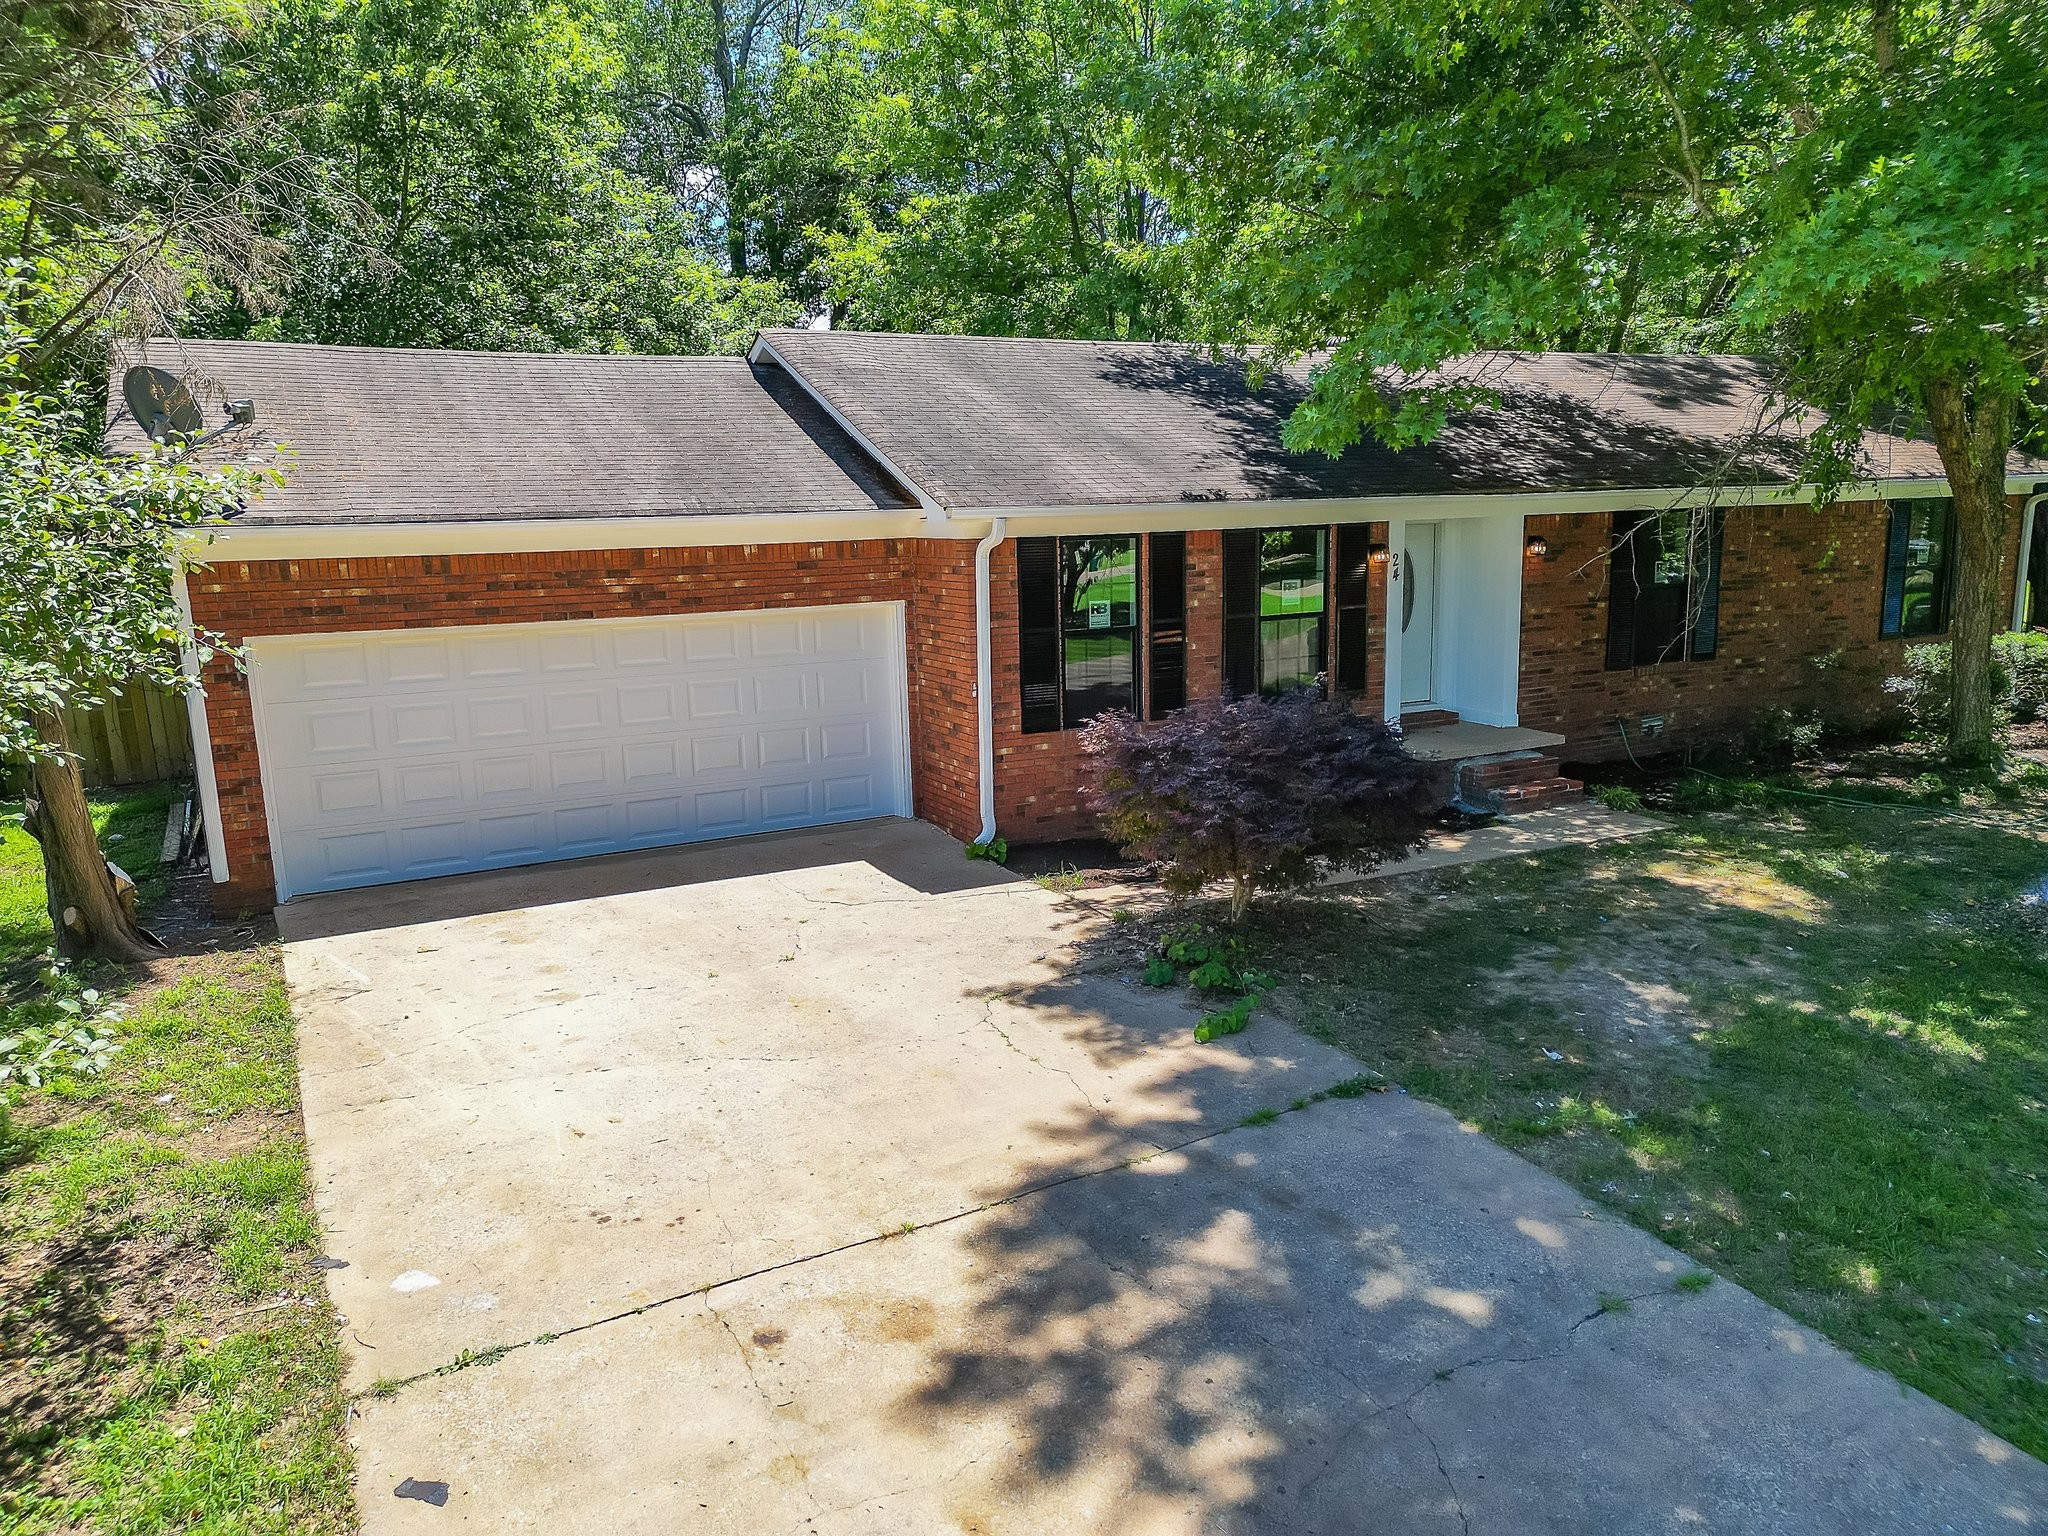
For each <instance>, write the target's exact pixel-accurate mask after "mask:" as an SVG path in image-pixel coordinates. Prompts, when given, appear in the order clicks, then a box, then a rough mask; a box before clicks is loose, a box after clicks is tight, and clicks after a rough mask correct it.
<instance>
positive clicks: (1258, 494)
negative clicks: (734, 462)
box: [763, 330, 1943, 509]
mask: <svg viewBox="0 0 2048 1536" xmlns="http://www.w3.org/2000/svg"><path fill="white" fill-rule="evenodd" d="M763 335H764V338H765V339H766V341H767V342H768V344H769V346H770V347H772V348H773V349H774V351H775V352H776V354H777V355H779V356H780V357H782V358H783V359H785V360H786V361H787V362H788V363H789V365H790V366H791V367H792V368H793V369H795V370H796V371H797V372H798V373H799V374H801V375H802V376H803V377H804V378H805V379H806V380H808V381H809V382H810V383H811V384H812V385H813V386H814V387H815V388H816V389H817V390H818V391H819V392H820V393H821V394H822V395H823V396H824V397H825V398H826V399H828V400H830V401H832V403H833V404H834V405H835V406H837V407H838V409H839V410H840V412H841V413H842V414H843V415H844V416H845V417H846V419H847V420H848V421H849V422H851V423H852V425H853V426H854V427H855V429H856V430H858V431H859V432H860V433H861V435H862V436H864V437H865V438H866V439H867V440H868V441H869V442H870V443H871V444H872V445H873V446H874V448H875V449H876V451H877V452H879V453H880V454H882V455H883V457H885V458H886V459H888V460H889V462H890V463H892V464H893V465H894V466H895V467H896V468H897V469H898V470H900V471H901V472H902V473H903V474H905V475H907V476H908V477H909V478H910V479H911V480H913V481H915V482H916V483H917V484H918V485H919V486H920V487H922V488H923V489H924V490H925V491H927V492H928V493H930V494H931V495H932V496H933V497H934V498H935V499H937V500H938V501H939V502H940V503H941V504H943V505H945V506H947V507H953V508H990V509H993V508H1004V507H1064V506H1089V505H1105V504H1117V503H1163V502H1177V501H1246V500H1268V499H1276V498H1291V497H1314V496H1403V495H1431V494H1465V493H1475V492H1515V491H1570V490H1609V489H1633V488H1653V487H1655V488H1664V487H1674V488H1675V487H1689V486H1694V485H1699V484H1703V483H1720V484H1736V485H1747V484H1783V483H1786V482H1789V481H1794V480H1796V479H1797V478H1798V468H1799V462H1800V455H1801V441H1800V439H1801V436H1802V434H1803V433H1804V432H1805V431H1810V430H1811V429H1812V428H1813V426H1815V425H1817V424H1818V423H1819V421H1820V419H1821V418H1820V417H1819V415H1818V413H1812V414H1810V415H1809V416H1808V417H1807V418H1806V421H1805V423H1804V424H1803V425H1801V424H1798V423H1787V424H1781V425H1779V426H1777V427H1776V428H1775V429H1774V430H1771V431H1768V432H1764V433H1761V434H1759V431H1758V428H1759V424H1760V421H1761V420H1762V416H1763V412H1764V410H1765V408H1766V399H1767V396H1766V391H1765V388H1764V379H1763V375H1762V373H1761V370H1760V369H1759V368H1758V367H1757V365H1756V364H1755V363H1754V362H1752V361H1751V360H1749V359H1747V358H1741V357H1702V356H1656V355H1648V354H1591V353H1563V352H1546V353H1483V354H1478V355H1475V356H1473V357H1470V358H1466V359H1462V360H1461V361H1460V362H1458V363H1457V364H1454V365H1452V367H1451V368H1449V369H1447V370H1445V371H1446V373H1447V374H1450V375H1453V376H1455V377H1457V378H1460V379H1463V380H1466V381H1469V382H1474V383H1481V384H1484V385H1487V386H1488V387H1491V388H1493V389H1497V390H1498V391H1499V393H1500V400H1501V403H1500V405H1499V406H1498V407H1497V408H1480V409H1473V410H1469V411H1464V412H1460V413H1458V414H1457V415H1455V416H1453V418H1452V419H1451V421H1450V423H1449V425H1448V426H1447V427H1446V429H1445V430H1444V431H1443V433H1442V434H1441V435H1439V436H1438V437H1437V439H1436V440H1435V441H1434V442H1432V443H1429V444H1426V445H1423V446H1419V447H1414V448H1408V449H1404V450H1402V451H1400V452H1398V453H1397V452H1395V451H1394V450H1392V449H1389V448H1385V447H1382V446H1380V445H1379V444H1377V443H1370V442H1369V443H1363V444H1360V445H1358V446H1356V447H1354V448H1352V449H1350V450H1349V451H1348V452H1346V453H1345V454H1343V455H1342V456H1341V457H1339V458H1334V459H1333V458H1330V457H1328V456H1327V455H1324V454H1319V453H1290V452H1288V451H1287V450H1286V449H1284V448H1283V447H1281V444H1280V429H1281V426H1282V424H1283V423H1284V422H1285V421H1286V419H1287V416H1288V414H1289V412H1291V411H1292V410H1293V409H1294V407H1295V406H1296V405H1297V404H1298V403H1299V402H1300V401H1301V399H1302V397H1303V395H1304V394H1305V393H1306V390H1307V387H1308V375H1307V369H1306V368H1305V367H1298V368H1294V369H1291V370H1287V371H1284V372H1279V373H1274V374H1269V375H1268V377H1267V378H1266V380H1265V383H1264V385H1263V387H1262V388H1260V389H1258V390H1257V391H1254V390H1252V389H1250V388H1248V387H1247V385H1246V382H1245V372H1244V368H1243V366H1242V365H1241V364H1237V363H1234V362H1231V361H1228V360H1224V361H1213V360H1211V358H1210V357H1209V355H1208V353H1207V352H1206V351H1205V350H1203V349H1199V348H1193V347H1187V346H1182V345H1176V344H1170V343H1132V342H1077V341H1037V340H1011V339H998V338H989V337H974V336H908V335H888V334H874V333H861V332H851V331H795V330H775V331H768V332H764V333H763ZM1863 456H1864V459H1865V460H1866V466H1865V467H1866V469H1867V471H1868V474H1869V476H1870V477H1871V478H1876V479H1887V478H1896V479H1920V478H1930V479H1933V478H1940V477H1941V475H1942V473H1943V471H1942V467H1941V462H1940V459H1939V458H1938V457H1937V455H1936V453H1935V450H1934V447H1933V445H1932V444H1931V443H1925V442H1917V441H1911V440H1908V439H1904V438H1898V437H1890V436H1886V435H1883V434H1879V433H1871V434H1868V435H1867V436H1866V437H1865V439H1864V444H1863Z"/></svg>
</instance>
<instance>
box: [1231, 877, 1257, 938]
mask: <svg viewBox="0 0 2048 1536" xmlns="http://www.w3.org/2000/svg"><path fill="white" fill-rule="evenodd" d="M1251 904H1252V877H1251V876H1250V875H1247V874H1243V873H1239V874H1234V875H1232V876H1231V877H1230V926H1231V927H1233V928H1235V927H1236V926H1237V925H1238V924H1239V923H1240V922H1242V921H1243V920H1244V914H1245V911H1246V909H1247V908H1249V907H1250V906H1251Z"/></svg>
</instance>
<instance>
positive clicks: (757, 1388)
mask: <svg viewBox="0 0 2048 1536" xmlns="http://www.w3.org/2000/svg"><path fill="white" fill-rule="evenodd" d="M704 1310H705V1311H706V1312H709V1313H710V1314H711V1316H712V1319H713V1320H714V1321H715V1322H716V1323H717V1324H718V1326H719V1327H720V1328H722V1329H724V1330H725V1336H726V1337H727V1338H728V1339H731V1340H732V1347H733V1348H734V1349H736V1350H738V1351H739V1356H740V1369H742V1370H743V1371H745V1372H746V1373H747V1384H748V1385H749V1386H751V1387H752V1388H753V1389H754V1395H755V1396H756V1397H758V1398H760V1399H761V1406H762V1408H764V1409H765V1410H767V1414H768V1433H769V1434H771V1435H773V1436H774V1437H775V1443H776V1444H777V1445H779V1446H781V1447H782V1454H783V1455H784V1456H787V1457H788V1458H789V1459H790V1460H791V1461H793V1462H797V1463H799V1464H802V1463H803V1457H802V1456H800V1455H798V1454H797V1450H796V1447H795V1446H793V1445H791V1444H790V1442H789V1437H788V1436H787V1435H785V1434H783V1433H782V1431H781V1429H780V1428H779V1427H778V1426H777V1424H776V1422H775V1410H776V1407H777V1404H776V1401H775V1399H774V1398H773V1397H772V1396H770V1395H769V1392H768V1389H767V1388H766V1387H765V1386H763V1385H762V1384H761V1378H760V1376H759V1375H758V1374H757V1373H756V1372H755V1370H754V1358H753V1356H751V1355H749V1354H748V1353H747V1346H746V1345H744V1344H742V1343H741V1342H740V1336H739V1334H738V1333H736V1332H735V1331H734V1330H733V1326H732V1324H731V1323H730V1322H729V1321H727V1319H726V1316H725V1314H724V1313H723V1312H721V1311H719V1310H718V1308H716V1307H714V1306H713V1305H712V1304H711V1300H710V1298H709V1297H708V1296H707V1297H706V1298H705V1300H704ZM801 1481H802V1483H803V1489H804V1497H805V1498H806V1499H808V1500H809V1501H810V1504H811V1511H812V1513H813V1514H815V1515H822V1514H825V1513H827V1511H826V1509H825V1506H824V1504H823V1503H822V1502H821V1501H820V1500H819V1498H818V1495H817V1491H816V1490H815V1489H813V1488H812V1487H811V1477H810V1472H809V1469H808V1467H806V1469H805V1471H804V1473H803V1476H802V1479H801Z"/></svg>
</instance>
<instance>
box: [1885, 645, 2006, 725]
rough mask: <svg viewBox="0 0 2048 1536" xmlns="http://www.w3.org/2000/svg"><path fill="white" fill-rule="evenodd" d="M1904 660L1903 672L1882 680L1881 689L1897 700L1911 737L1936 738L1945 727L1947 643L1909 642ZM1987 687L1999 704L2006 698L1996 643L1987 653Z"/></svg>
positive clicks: (2000, 654) (2001, 656)
mask: <svg viewBox="0 0 2048 1536" xmlns="http://www.w3.org/2000/svg"><path fill="white" fill-rule="evenodd" d="M1905 662H1906V670H1905V671H1904V672H1902V673H1899V674H1898V675H1896V676H1893V677H1888V678H1886V679H1885V680H1884V691H1885V692H1886V693H1888V694H1890V695H1891V696H1892V698H1893V699H1894V700H1896V701H1897V703H1898V706H1899V710H1900V712H1901V713H1902V714H1904V715H1905V717H1906V724H1907V725H1908V726H1909V727H1910V728H1911V730H1912V733H1913V734H1914V735H1915V736H1918V737H1921V738H1922V739H1924V740H1935V739H1939V738H1940V737H1941V736H1942V735H1943V734H1944V733H1945V732H1946V731H1947V729H1948V698H1949V643H1948V642H1947V641H1946V640H1931V641H1928V642H1927V643H1926V644H1924V645H1909V646H1907V647H1906V655H1905ZM1991 688H1992V694H1993V696H1994V697H1995V698H1997V699H1998V700H2000V701H2001V704H2002V705H2003V704H2004V703H2005V702H2006V701H2008V700H2009V699H2010V697H2011V693H2012V679H2011V677H2010V675H2009V674H2008V673H2007V671H2006V667H2005V658H2004V654H2003V648H2002V647H1998V646H1994V647H1993V649H1992V654H1991ZM2001 713H2004V710H2003V709H2001Z"/></svg>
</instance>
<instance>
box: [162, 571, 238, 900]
mask: <svg viewBox="0 0 2048 1536" xmlns="http://www.w3.org/2000/svg"><path fill="white" fill-rule="evenodd" d="M171 592H172V595H173V596H174V597H175V598H176V599H177V603H178V619H179V622H180V623H181V624H183V626H184V633H185V634H187V635H190V634H191V633H192V594H191V592H190V591H188V590H187V589H186V586H185V562H184V561H183V560H179V561H177V562H176V564H175V565H174V566H173V569H172V574H171ZM181 655H182V657H183V660H184V668H185V675H186V676H187V677H189V678H191V679H192V680H193V683H194V684H195V686H194V687H192V688H190V689H188V690H187V691H186V694H185V716H186V718H187V719H188V720H189V721H190V722H191V724H192V771H193V775H194V777H195V778H196V779H197V780H198V783H199V819H200V822H201V824H202V825H203V826H204V827H205V828H206V864H207V868H208V870H209V871H210V872H211V873H212V875H213V883H214V884H215V885H219V884H221V883H222V882H223V881H225V880H226V879H227V877H228V849H227V835H226V833H225V832H224V831H223V830H222V827H221V819H220V785H219V784H218V783H216V782H215V780H214V777H213V732H212V731H211V729H210V728H209V727H208V725H207V723H206V694H205V693H204V692H203V691H202V690H201V689H200V688H199V687H197V686H196V684H197V683H198V681H199V677H200V670H199V653H198V652H197V651H196V650H194V649H193V648H192V646H191V645H190V644H189V643H187V644H184V645H183V646H182V647H181Z"/></svg>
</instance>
